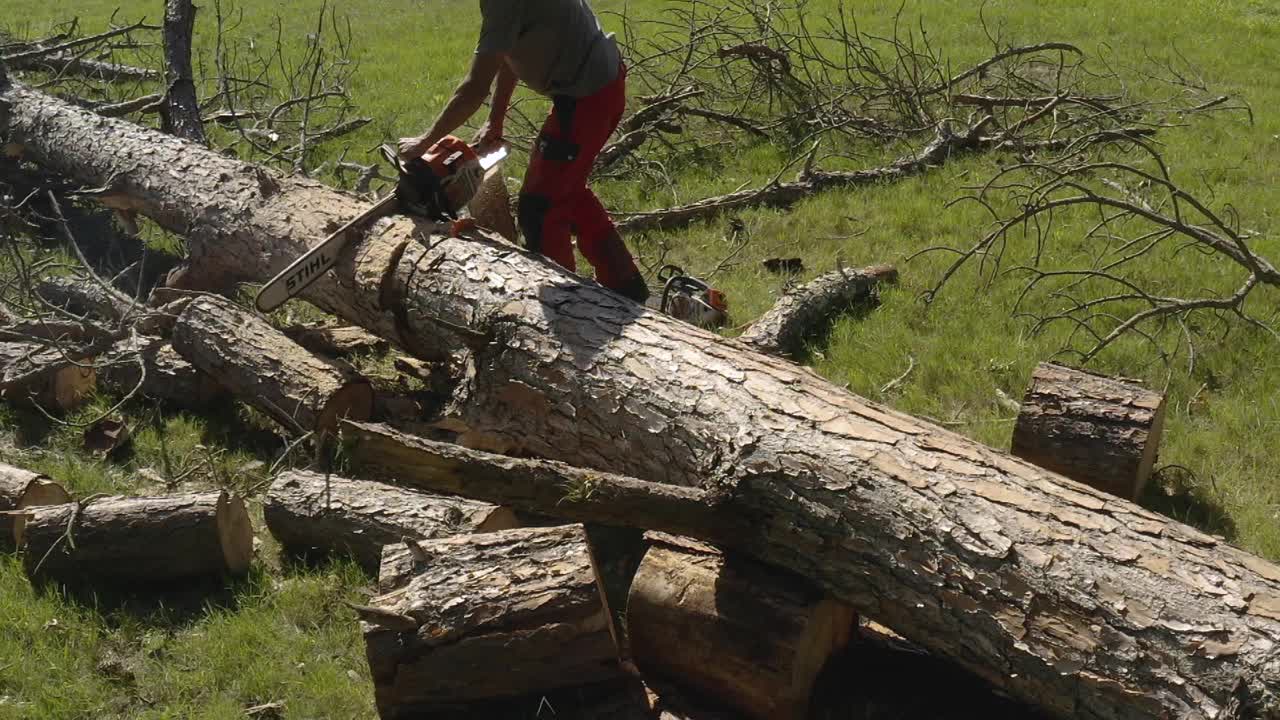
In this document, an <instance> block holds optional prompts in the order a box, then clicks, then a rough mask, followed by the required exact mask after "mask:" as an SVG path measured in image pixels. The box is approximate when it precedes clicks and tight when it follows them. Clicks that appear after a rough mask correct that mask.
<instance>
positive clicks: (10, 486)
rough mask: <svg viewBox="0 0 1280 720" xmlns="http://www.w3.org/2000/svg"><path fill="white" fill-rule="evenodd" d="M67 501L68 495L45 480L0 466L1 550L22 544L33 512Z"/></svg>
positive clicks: (29, 473)
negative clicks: (39, 508)
mask: <svg viewBox="0 0 1280 720" xmlns="http://www.w3.org/2000/svg"><path fill="white" fill-rule="evenodd" d="M70 501H71V495H70V493H68V492H67V491H66V490H65V489H64V488H63V487H62V486H61V485H59V484H58V483H56V482H54V481H52V480H50V479H49V478H48V477H46V476H44V475H41V474H40V473H34V472H31V471H30V470H23V469H22V468H16V467H13V466H12V465H5V464H4V463H0V550H7V549H12V548H15V547H17V546H18V545H20V544H21V542H22V537H23V534H24V532H25V528H26V523H27V516H28V514H29V513H30V512H31V510H32V508H35V507H37V506H41V505H58V504H61V503H66V502H70Z"/></svg>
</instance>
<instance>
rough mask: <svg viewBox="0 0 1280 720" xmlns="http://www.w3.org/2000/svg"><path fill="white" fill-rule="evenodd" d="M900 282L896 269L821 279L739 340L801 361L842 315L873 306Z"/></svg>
mask: <svg viewBox="0 0 1280 720" xmlns="http://www.w3.org/2000/svg"><path fill="white" fill-rule="evenodd" d="M897 279H898V271H897V269H896V268H894V267H893V266H892V265H875V266H872V267H868V268H864V269H862V270H844V269H841V270H836V271H834V272H829V273H827V274H826V275H821V276H819V277H818V278H816V279H814V280H811V281H809V282H808V283H805V284H804V285H801V286H800V287H798V288H796V289H795V290H792V291H791V292H788V293H787V294H786V295H784V296H783V297H782V298H780V299H779V300H778V302H777V303H775V304H774V306H773V308H772V309H770V310H769V311H768V312H766V313H765V314H764V315H761V316H760V319H759V320H756V321H755V322H754V323H752V325H751V327H750V328H749V329H748V330H747V331H746V332H745V333H743V334H742V336H741V337H739V338H738V339H739V340H741V341H742V342H745V343H747V344H748V345H751V346H753V347H754V348H755V349H756V350H759V351H760V352H763V353H769V354H770V355H783V356H787V357H793V358H794V357H797V356H799V355H800V354H801V353H802V352H804V345H805V343H806V342H809V341H811V340H812V339H813V338H815V337H819V336H822V335H824V334H826V333H827V332H828V331H829V330H830V329H831V324H832V323H834V322H835V320H836V318H837V317H838V316H839V315H840V314H841V313H844V312H848V311H849V310H850V309H852V308H854V307H856V306H858V305H861V304H864V303H870V302H872V301H873V299H874V297H875V292H876V288H877V287H878V286H879V285H880V283H885V282H895V281H896V280H897Z"/></svg>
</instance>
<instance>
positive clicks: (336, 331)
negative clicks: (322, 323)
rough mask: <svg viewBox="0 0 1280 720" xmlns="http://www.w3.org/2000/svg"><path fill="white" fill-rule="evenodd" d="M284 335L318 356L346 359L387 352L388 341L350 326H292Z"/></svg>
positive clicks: (285, 330)
mask: <svg viewBox="0 0 1280 720" xmlns="http://www.w3.org/2000/svg"><path fill="white" fill-rule="evenodd" d="M284 334H285V335H286V336H288V338H289V339H290V340H292V341H294V342H296V343H298V344H299V345H301V346H302V347H304V348H306V349H307V350H310V351H311V352H313V353H315V354H317V355H324V356H326V357H331V358H346V357H350V356H352V355H369V354H378V353H383V352H386V350H387V348H388V347H389V344H388V343H387V341H386V340H383V339H382V338H380V337H378V336H377V335H372V334H370V333H369V332H368V331H366V330H362V329H361V328H358V327H351V326H349V325H346V326H340V327H310V326H307V325H291V326H289V327H287V328H284Z"/></svg>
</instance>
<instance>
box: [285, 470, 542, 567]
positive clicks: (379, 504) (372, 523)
mask: <svg viewBox="0 0 1280 720" xmlns="http://www.w3.org/2000/svg"><path fill="white" fill-rule="evenodd" d="M263 512H264V515H265V516H266V521H267V527H268V528H270V530H271V534H272V535H274V536H275V538H276V540H279V541H280V544H281V545H283V546H284V547H285V548H286V549H287V550H289V551H292V552H296V553H300V554H305V553H309V552H312V551H317V550H318V551H321V552H346V553H350V554H351V555H352V556H353V557H355V559H356V560H357V561H358V562H359V563H360V565H361V566H362V567H364V568H365V569H366V570H368V571H369V572H371V573H377V572H378V564H379V562H380V559H381V557H382V546H383V545H388V544H392V543H399V542H400V541H401V539H402V538H405V537H409V538H413V539H424V540H425V539H427V538H435V537H444V536H447V535H457V534H460V533H481V532H492V531H494V530H507V529H510V528H514V527H517V526H518V525H517V522H516V518H515V514H514V513H512V512H511V511H510V510H507V509H505V508H500V507H497V506H494V505H487V504H484V503H478V502H474V501H471V500H461V499H458V498H445V497H440V496H437V495H427V494H425V493H420V492H414V491H412V490H404V489H401V488H397V487H393V486H390V485H384V484H382V483H376V482H369V481H367V480H347V479H344V478H340V477H332V476H330V477H328V478H326V477H325V476H324V475H320V474H317V473H312V472H305V471H300V470H294V471H289V472H285V473H282V474H281V475H280V476H279V477H278V478H277V479H276V481H275V482H274V483H273V484H272V485H271V490H270V491H269V492H268V493H267V498H266V502H265V505H264V507H263Z"/></svg>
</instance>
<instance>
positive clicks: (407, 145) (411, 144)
mask: <svg viewBox="0 0 1280 720" xmlns="http://www.w3.org/2000/svg"><path fill="white" fill-rule="evenodd" d="M429 147H431V146H430V145H428V144H427V136H426V135H418V136H417V137H406V138H400V157H402V158H404V159H405V160H410V159H412V158H416V157H422V154H423V153H425V152H426V151H427V148H429Z"/></svg>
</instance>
